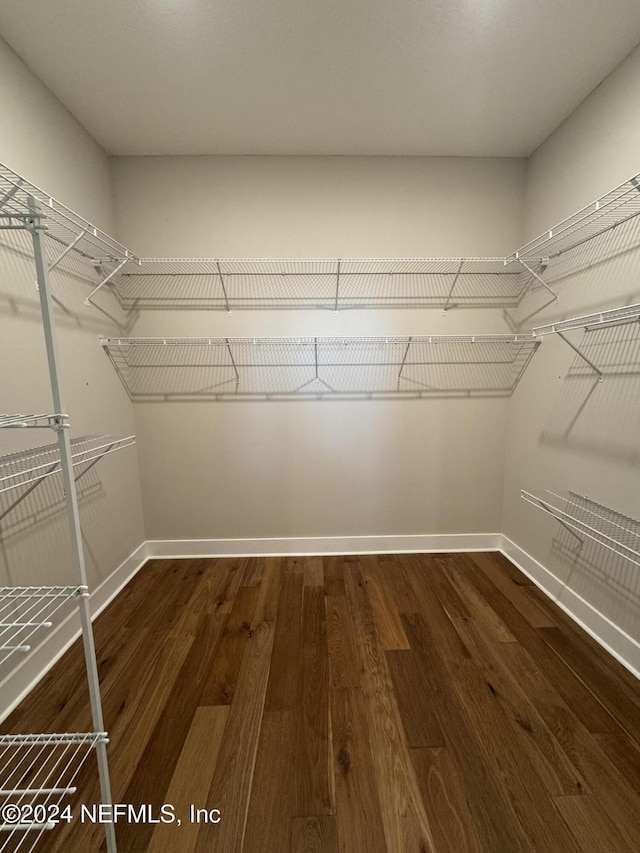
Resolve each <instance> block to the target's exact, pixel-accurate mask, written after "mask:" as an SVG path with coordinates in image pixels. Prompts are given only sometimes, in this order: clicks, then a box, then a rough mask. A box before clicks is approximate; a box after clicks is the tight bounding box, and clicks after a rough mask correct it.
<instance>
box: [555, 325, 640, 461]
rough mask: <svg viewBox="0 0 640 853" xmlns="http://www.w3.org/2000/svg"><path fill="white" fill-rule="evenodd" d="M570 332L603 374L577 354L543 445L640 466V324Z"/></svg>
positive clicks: (581, 349)
mask: <svg viewBox="0 0 640 853" xmlns="http://www.w3.org/2000/svg"><path fill="white" fill-rule="evenodd" d="M569 334H571V335H572V336H573V338H574V340H575V342H576V344H577V346H578V347H579V349H580V351H581V352H582V353H583V354H584V356H585V358H587V359H588V360H589V361H590V362H592V364H594V365H596V366H597V368H598V369H599V370H601V371H602V374H603V378H602V381H600V380H599V377H598V375H597V374H596V373H594V371H593V370H592V369H591V368H590V367H589V365H588V364H587V363H586V362H585V361H584V360H583V359H581V358H580V357H579V356H577V355H576V357H575V359H574V361H573V363H572V364H571V367H570V369H569V372H568V374H567V376H566V378H565V380H564V382H563V383H562V388H561V391H560V394H559V395H558V397H557V399H556V402H555V405H554V407H553V409H552V411H551V414H550V417H549V420H548V422H547V424H546V426H545V429H544V431H543V433H542V435H541V438H540V444H542V445H551V446H556V447H562V448H568V449H571V450H574V451H576V452H578V453H581V454H585V455H588V456H598V457H602V458H608V459H611V460H616V461H619V462H623V463H625V464H627V465H634V466H640V438H639V436H640V323H638V322H634V323H628V324H626V325H623V326H610V327H602V328H594V329H592V330H591V331H585V332H584V333H583V335H582V339H581V340H580V338H575V333H569Z"/></svg>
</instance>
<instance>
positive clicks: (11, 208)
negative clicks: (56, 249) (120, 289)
mask: <svg viewBox="0 0 640 853" xmlns="http://www.w3.org/2000/svg"><path fill="white" fill-rule="evenodd" d="M34 204H35V206H36V208H37V210H38V212H39V215H40V216H41V217H42V219H43V220H44V227H45V233H46V234H47V236H48V237H50V238H51V239H53V240H55V241H56V242H58V243H61V244H62V245H64V246H65V247H66V248H67V251H69V250H71V249H73V251H75V252H78V253H79V254H81V255H83V256H84V257H86V258H89V259H91V260H94V261H110V262H113V263H116V264H120V263H122V262H124V261H127V260H130V261H134V262H135V261H136V260H137V256H136V255H134V254H133V252H130V251H129V249H127V248H126V246H123V245H122V244H121V243H119V242H118V241H117V240H114V239H113V237H110V236H109V235H108V234H106V233H105V232H104V231H102V230H101V229H99V228H97V227H96V226H95V225H92V224H91V223H90V222H88V221H87V220H86V219H84V218H83V217H82V216H79V215H78V214H77V213H74V212H73V211H72V210H70V209H69V208H68V207H66V206H65V205H64V204H61V203H60V202H59V201H56V199H54V198H52V197H51V196H50V195H49V193H46V192H45V191H44V190H41V189H40V187H37V186H36V185H35V184H32V183H31V182H30V181H27V179H26V178H23V177H22V176H21V175H18V174H17V173H16V172H14V171H13V169H10V168H9V167H8V166H5V165H4V164H3V163H0V231H2V230H23V229H25V228H27V229H28V228H29V227H30V222H31V221H32V219H33V216H34ZM65 253H66V252H65Z"/></svg>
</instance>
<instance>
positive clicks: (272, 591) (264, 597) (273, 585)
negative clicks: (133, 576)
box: [253, 557, 282, 625]
mask: <svg viewBox="0 0 640 853" xmlns="http://www.w3.org/2000/svg"><path fill="white" fill-rule="evenodd" d="M281 577H282V557H265V561H264V570H263V572H262V577H261V579H260V587H259V590H258V601H257V602H256V609H255V612H254V614H253V618H254V621H255V622H256V623H260V622H273V623H274V625H275V622H276V617H277V614H278V600H279V598H280V581H281Z"/></svg>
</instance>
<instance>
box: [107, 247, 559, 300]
mask: <svg viewBox="0 0 640 853" xmlns="http://www.w3.org/2000/svg"><path fill="white" fill-rule="evenodd" d="M529 267H530V269H529ZM541 269H542V265H541V262H540V261H539V259H536V258H533V259H529V260H528V261H527V262H526V264H525V262H523V261H521V260H520V259H516V258H346V259H344V258H343V259H340V258H143V259H142V260H140V262H139V263H138V262H129V263H127V264H125V266H124V267H123V269H122V272H121V273H120V274H119V275H118V276H116V277H115V279H114V280H113V287H112V290H113V292H114V293H115V295H116V297H117V299H118V301H119V303H120V305H121V307H122V308H123V309H124V310H125V311H133V310H152V309H180V308H182V309H192V310H196V309H210V310H215V309H218V310H223V311H227V312H228V313H231V311H236V310H242V309H260V310H264V309H269V308H278V309H280V308H316V309H324V310H327V311H333V312H335V313H337V312H338V311H342V310H347V309H353V308H441V309H442V311H443V312H445V313H446V312H447V311H449V310H450V309H452V308H454V307H466V308H515V307H517V306H518V305H519V304H520V301H521V299H522V298H523V295H524V293H525V292H526V290H527V289H528V287H529V285H530V282H531V280H532V278H533V276H534V275H538V273H539V272H540V271H541Z"/></svg>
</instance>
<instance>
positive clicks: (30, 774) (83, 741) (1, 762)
mask: <svg viewBox="0 0 640 853" xmlns="http://www.w3.org/2000/svg"><path fill="white" fill-rule="evenodd" d="M106 742H107V736H106V734H105V733H103V732H91V733H86V734H84V733H83V734H38V735H3V736H0V806H1V809H0V811H1V812H2V814H3V815H7V816H9V815H11V816H12V817H13V816H14V815H15V816H16V819H17V820H16V822H13V820H12V822H6V819H5V822H3V823H2V824H1V825H0V851H1V853H31V851H33V850H35V849H36V848H38V849H44V848H42V847H39V846H38V843H39V840H40V839H41V838H42V836H43V835H44V834H45V833H46V832H48V831H50V830H52V829H55V826H56V823H57V822H58V820H59V819H60V815H61V813H62V812H63V810H64V808H65V807H66V806H68V805H70V804H71V802H72V800H71V799H70V798H71V796H72V795H73V794H74V793H75V792H76V789H75V786H74V783H75V781H76V779H77V777H78V774H79V773H80V770H81V768H82V766H83V764H84V763H85V761H86V760H87V758H88V757H89V755H91V753H92V752H93V750H94V748H95V747H96V746H97V745H98V744H99V743H106ZM22 818H25V820H24V821H23V820H22Z"/></svg>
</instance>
